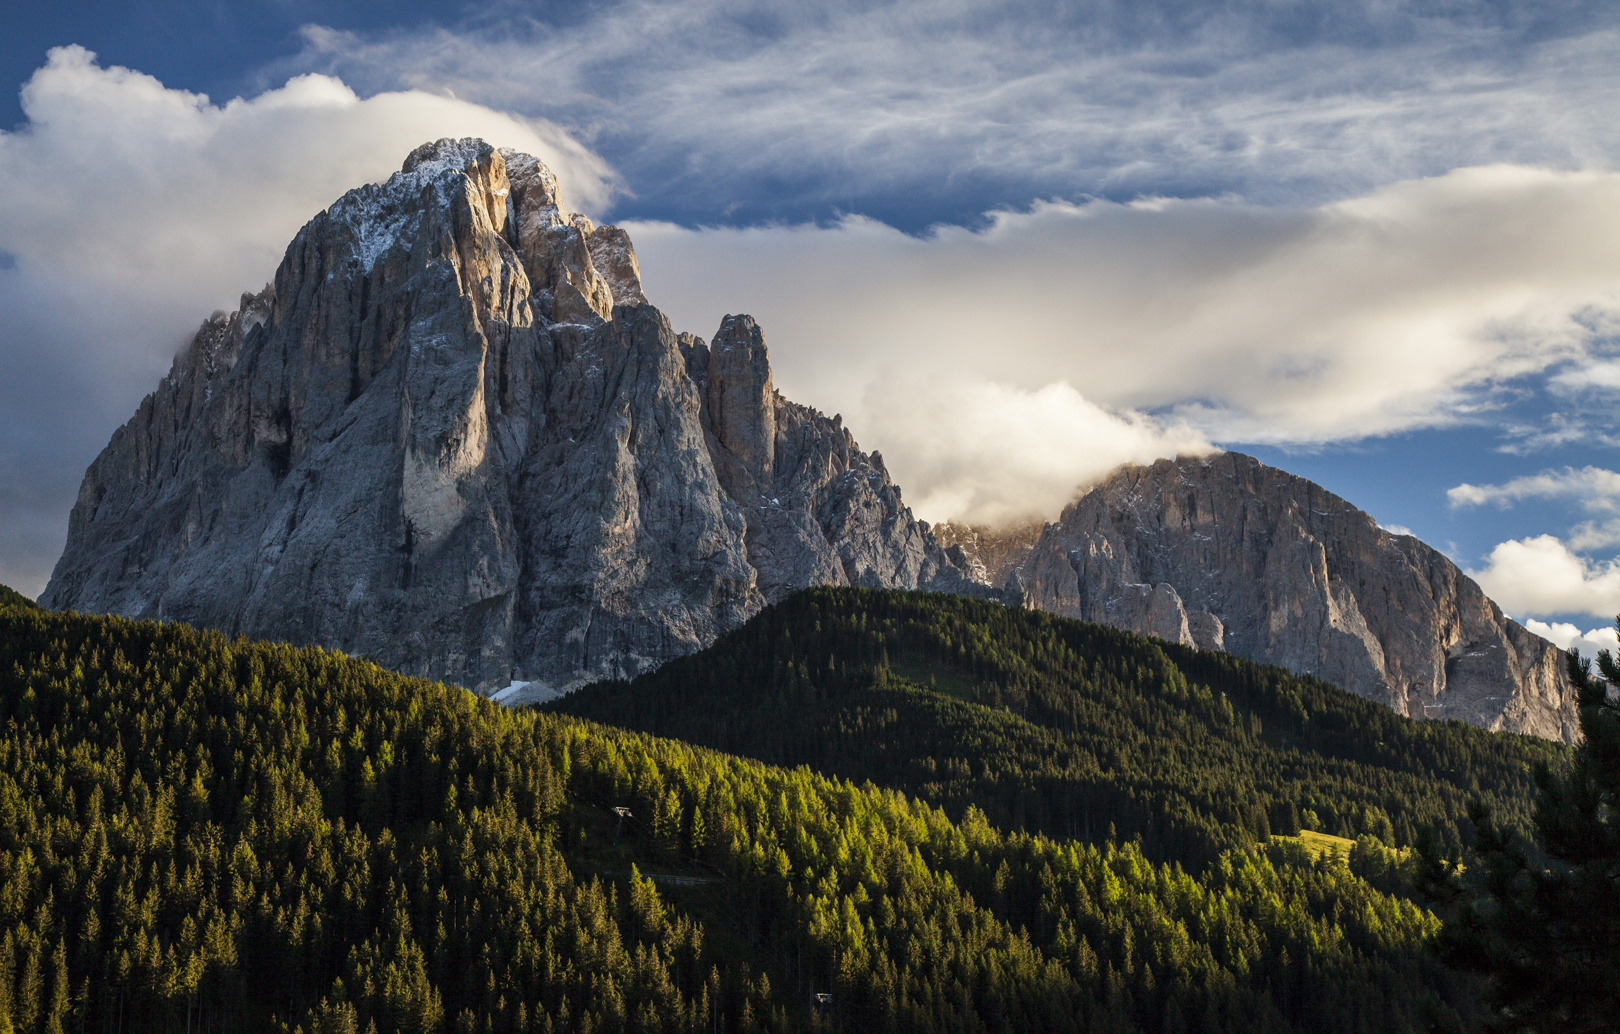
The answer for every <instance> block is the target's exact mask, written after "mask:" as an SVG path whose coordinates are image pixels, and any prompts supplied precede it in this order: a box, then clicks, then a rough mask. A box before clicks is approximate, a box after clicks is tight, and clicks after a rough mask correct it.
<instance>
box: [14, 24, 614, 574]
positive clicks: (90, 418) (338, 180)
mask: <svg viewBox="0 0 1620 1034" xmlns="http://www.w3.org/2000/svg"><path fill="white" fill-rule="evenodd" d="M22 101H23V108H24V111H25V112H26V114H27V116H28V121H27V122H26V123H25V124H24V125H23V126H21V127H20V128H18V129H17V130H15V131H13V132H0V197H4V198H6V199H7V201H6V202H5V203H4V204H0V366H3V367H4V368H5V370H6V371H7V376H6V377H5V378H4V379H0V412H3V413H4V414H5V417H6V419H5V420H4V421H3V422H0V533H3V535H4V540H5V542H6V548H5V549H4V550H3V551H0V582H3V583H5V584H9V585H13V586H16V587H17V588H19V589H21V590H23V591H26V592H30V593H33V592H38V591H39V590H40V589H41V588H43V585H44V578H45V575H46V574H47V573H48V572H49V570H50V566H51V564H52V563H53V562H54V560H55V558H56V554H57V553H58V551H59V550H60V548H61V542H62V537H63V534H64V531H65V528H66V515H67V511H68V509H69V507H70V506H71V505H72V501H73V498H74V494H75V493H76V491H77V489H78V482H79V478H80V476H81V474H82V472H83V470H84V468H85V466H86V464H88V463H89V462H90V460H91V458H93V457H94V455H95V453H96V451H97V450H98V449H100V447H101V446H102V445H103V444H105V443H106V441H107V439H108V437H110V436H111V434H112V431H113V430H114V428H116V427H117V426H118V425H119V424H121V423H122V422H123V421H125V420H127V419H128V418H129V417H130V415H131V414H132V413H133V412H134V411H135V407H136V405H137V404H138V403H139V401H140V399H141V396H142V395H143V394H145V393H146V392H147V391H150V390H151V389H152V388H153V387H154V386H155V385H156V384H157V381H158V378H159V377H160V376H162V374H163V373H164V372H165V371H166V370H167V368H168V366H169V363H170V361H171V359H172V358H173V356H174V353H175V351H176V349H177V348H178V347H179V346H181V345H182V344H183V343H185V342H186V341H187V340H189V338H190V336H191V334H192V333H193V332H194V331H195V329H196V328H197V326H198V324H199V323H201V321H202V320H203V319H204V318H205V317H206V316H207V315H208V314H209V313H210V312H211V311H214V310H216V309H221V308H223V309H231V308H234V307H235V306H236V301H237V298H238V297H239V296H240V294H241V293H242V292H243V291H253V290H257V289H258V288H259V287H260V286H262V285H263V284H264V283H265V282H266V281H267V280H268V279H269V278H270V276H271V275H272V274H273V273H274V272H275V268H276V264H277V263H278V262H279V261H280V258H281V255H282V252H283V250H284V249H285V248H286V246H287V242H288V241H289V240H291V239H292V237H293V235H294V234H295V233H296V232H297V231H298V228H299V227H300V226H301V225H303V223H304V222H305V221H307V220H308V219H309V218H310V217H312V216H313V215H315V213H317V212H319V211H320V210H321V209H323V208H325V207H326V206H327V205H329V204H331V203H332V202H333V201H335V200H336V199H337V198H338V197H339V196H341V195H342V194H343V193H344V192H345V191H347V190H350V189H352V188H354V187H357V186H360V185H361V184H364V183H367V182H372V181H377V180H382V179H386V178H387V177H388V175H390V174H391V173H392V172H393V171H395V170H397V169H398V168H399V165H400V163H401V161H403V159H404V157H405V156H406V155H407V154H408V153H410V151H411V150H412V149H413V148H414V147H416V146H417V145H418V144H420V143H422V142H423V141H425V140H431V139H434V138H436V137H441V136H482V137H484V138H486V139H488V140H489V141H490V142H491V143H495V144H499V145H510V146H512V147H516V148H518V149H520V150H525V151H528V152H530V153H534V154H537V155H539V156H540V157H542V158H544V159H545V160H546V161H547V162H548V163H550V164H551V165H552V166H553V167H554V168H555V169H556V170H557V172H558V175H559V177H561V178H562V179H564V181H565V183H566V189H567V190H568V192H569V200H570V201H571V202H572V203H574V204H575V205H577V206H580V207H583V208H585V209H587V210H600V208H601V207H602V206H603V205H605V204H606V203H607V202H608V201H609V199H610V197H611V195H612V192H613V191H614V190H615V189H616V181H615V179H614V176H613V173H612V170H611V169H610V168H609V167H608V166H607V165H606V163H604V162H603V161H602V160H601V159H600V158H598V157H597V156H596V155H594V154H593V153H592V152H591V151H590V150H588V149H587V148H585V147H584V146H582V145H581V144H579V143H578V142H577V141H576V140H574V139H573V138H572V137H570V136H569V135H568V134H567V133H566V132H564V131H563V130H561V129H559V128H557V127H556V126H554V125H552V124H550V123H547V122H545V121H543V120H539V119H533V118H524V117H518V116H514V115H509V114H504V113H501V112H498V111H494V110H491V109H488V108H484V107H481V106H479V105H477V104H472V103H469V102H466V101H458V100H454V99H451V98H447V97H444V96H439V95H435V94H429V93H424V92H420V91H405V92H392V93H382V94H378V95H376V96H373V97H369V98H365V99H362V98H360V97H359V96H357V95H356V94H355V93H354V91H352V90H350V89H349V88H348V87H347V86H346V85H344V84H343V83H342V82H340V81H338V80H336V79H333V78H331V77H328V76H324V75H301V76H298V77H295V78H293V79H291V80H289V81H287V82H286V83H285V84H284V85H281V86H278V87H276V88H274V89H270V90H267V91H265V92H263V93H261V94H259V95H258V96H255V97H251V98H247V99H243V98H237V99H234V100H231V101H229V102H227V103H225V104H215V103H213V102H211V101H210V100H209V99H208V98H207V97H204V96H200V95H198V94H194V93H188V92H186V91H183V90H174V89H170V88H167V87H165V86H164V85H163V84H162V83H161V82H159V81H158V80H156V79H154V78H152V77H151V76H148V75H143V74H141V73H139V72H135V71H131V70H129V69H125V68H118V67H110V68H106V67H102V66H100V65H98V64H97V63H96V60H95V55H93V54H91V53H90V52H88V51H86V50H84V49H83V48H81V47H62V48H58V49H55V50H52V51H51V52H50V56H49V59H48V61H47V63H46V64H45V65H44V67H42V68H40V69H39V70H38V71H37V72H36V73H35V74H34V75H33V76H32V78H30V79H29V80H28V82H27V84H26V85H24V87H23V90H22Z"/></svg>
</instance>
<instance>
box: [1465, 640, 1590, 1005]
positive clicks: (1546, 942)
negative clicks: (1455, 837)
mask: <svg viewBox="0 0 1620 1034" xmlns="http://www.w3.org/2000/svg"><path fill="white" fill-rule="evenodd" d="M1597 662H1598V672H1599V674H1600V676H1601V678H1595V677H1593V675H1592V673H1591V666H1590V664H1589V663H1588V662H1587V661H1585V660H1583V659H1582V658H1580V657H1579V656H1578V655H1577V654H1575V653H1573V652H1572V653H1571V654H1570V657H1569V674H1570V680H1571V681H1572V682H1573V683H1574V685H1575V688H1576V691H1577V692H1578V693H1579V694H1580V716H1581V732H1582V733H1583V734H1584V736H1585V741H1584V742H1583V743H1582V744H1581V745H1580V747H1579V749H1577V750H1576V752H1575V757H1574V762H1573V764H1572V765H1571V767H1570V769H1569V771H1568V772H1567V773H1565V774H1563V775H1558V774H1555V773H1553V772H1551V771H1549V770H1548V769H1547V768H1546V767H1545V766H1542V767H1540V768H1539V769H1538V770H1537V773H1536V781H1537V784H1538V785H1539V787H1540V791H1541V792H1540V797H1539V799H1538V801H1537V809H1536V830H1535V836H1536V841H1537V844H1536V847H1535V848H1534V849H1530V848H1528V846H1527V845H1524V844H1522V843H1520V842H1518V841H1516V840H1515V839H1514V838H1512V837H1510V836H1509V835H1508V834H1506V833H1505V832H1504V831H1503V830H1502V828H1501V827H1500V826H1499V825H1498V824H1497V823H1496V822H1495V821H1494V820H1493V818H1492V816H1491V815H1490V814H1489V813H1488V812H1487V811H1486V810H1485V809H1484V808H1478V809H1476V812H1475V815H1474V819H1475V823H1476V825H1477V828H1478V832H1477V835H1476V840H1475V850H1476V852H1477V854H1478V857H1479V863H1480V866H1481V868H1482V869H1483V873H1484V883H1485V889H1486V892H1487V897H1486V899H1485V900H1484V901H1481V902H1473V903H1469V904H1467V905H1465V906H1463V907H1462V908H1460V909H1459V910H1458V914H1457V916H1456V918H1455V919H1453V920H1452V921H1451V922H1449V923H1448V924H1447V925H1446V929H1445V932H1444V935H1443V938H1442V946H1443V949H1444V952H1445V954H1446V955H1447V956H1448V957H1449V958H1450V960H1451V961H1453V962H1455V963H1458V964H1461V965H1463V966H1466V967H1468V968H1473V969H1478V970H1482V971H1484V972H1486V973H1488V974H1489V975H1490V977H1491V998H1492V1005H1493V1006H1494V1008H1495V1010H1496V1022H1495V1027H1496V1029H1498V1030H1501V1031H1511V1032H1516V1034H1551V1032H1553V1031H1558V1032H1560V1034H1588V1032H1590V1034H1600V1032H1609V1031H1613V1030H1614V1029H1615V1023H1616V1017H1620V701H1617V700H1616V699H1614V698H1612V697H1611V696H1610V687H1611V686H1620V662H1616V660H1615V659H1614V657H1613V656H1612V655H1611V654H1610V653H1609V651H1607V650H1604V651H1602V652H1601V653H1599V654H1598V658H1597Z"/></svg>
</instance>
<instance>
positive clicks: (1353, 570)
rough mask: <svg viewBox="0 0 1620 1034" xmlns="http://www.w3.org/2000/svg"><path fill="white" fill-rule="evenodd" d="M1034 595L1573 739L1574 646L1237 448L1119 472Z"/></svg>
mask: <svg viewBox="0 0 1620 1034" xmlns="http://www.w3.org/2000/svg"><path fill="white" fill-rule="evenodd" d="M1011 587H1012V589H1013V590H1014V591H1022V593H1023V595H1024V601H1025V603H1026V605H1028V606H1032V607H1038V608H1040V609H1042V610H1048V611H1052V612H1054V613H1058V614H1064V615H1068V616H1071V617H1077V618H1081V619H1084V620H1087V621H1097V622H1102V623H1104V624H1109V625H1113V626H1115V627H1119V628H1126V629H1130V630H1132V631H1137V632H1142V633H1145V634H1150V635H1156V636H1161V637H1163V638H1165V639H1170V640H1173V641H1176V642H1181V643H1185V644H1189V645H1196V646H1199V647H1204V648H1211V647H1213V648H1220V649H1226V650H1229V651H1231V652H1232V653H1235V654H1238V655H1240V656H1243V657H1248V658H1251V659H1254V660H1258V661H1264V662H1267V663H1271V664H1278V665H1281V666H1283V667H1286V668H1290V669H1292V670H1294V671H1297V672H1303V673H1308V674H1313V675H1317V676H1319V677H1321V678H1323V679H1326V680H1327V681H1329V682H1333V683H1335V684H1337V685H1339V686H1343V687H1344V688H1346V689H1349V690H1352V691H1353V692H1356V693H1359V694H1361V695H1363V696H1366V697H1370V698H1372V699H1374V700H1378V701H1381V702H1383V703H1386V704H1388V705H1389V706H1390V707H1392V708H1394V709H1395V710H1396V711H1399V712H1400V713H1402V714H1405V715H1408V716H1410V717H1413V718H1455V719H1460V720H1462V721H1466V722H1470V723H1473V724H1476V725H1481V726H1484V727H1486V728H1490V729H1499V730H1507V731H1512V732H1523V733H1530V734H1533V735H1537V736H1544V737H1547V738H1550V739H1555V740H1565V741H1573V740H1574V739H1575V738H1576V737H1577V736H1578V734H1579V733H1578V728H1579V720H1578V716H1577V712H1576V702H1575V698H1574V694H1573V692H1572V690H1571V688H1570V686H1569V684H1568V679H1567V676H1566V674H1565V672H1564V661H1563V653H1562V652H1561V651H1560V650H1558V648H1557V647H1555V646H1553V644H1551V643H1549V642H1547V641H1546V640H1544V639H1542V638H1540V637H1539V636H1536V635H1533V634H1532V633H1530V632H1528V631H1526V630H1525V629H1524V627H1523V626H1521V625H1519V624H1518V623H1517V622H1515V621H1512V620H1509V619H1508V618H1506V617H1505V616H1504V615H1503V614H1502V612H1501V610H1500V609H1499V608H1498V607H1497V606H1496V604H1495V603H1493V602H1491V600H1490V599H1488V598H1487V597H1486V596H1485V594H1484V593H1483V592H1482V591H1481V590H1480V588H1479V586H1478V585H1477V584H1475V583H1474V581H1473V580H1472V579H1471V578H1469V577H1468V576H1467V575H1465V574H1463V573H1462V571H1460V570H1458V568H1457V566H1456V565H1455V564H1453V563H1452V562H1451V561H1450V560H1448V559H1446V558H1445V557H1444V556H1442V555H1441V554H1440V553H1439V552H1437V551H1435V550H1433V549H1431V548H1430V547H1428V546H1426V545H1424V544H1423V543H1422V542H1419V541H1418V540H1417V539H1415V538H1413V537H1411V536H1409V535H1395V534H1392V533H1390V532H1388V531H1385V530H1384V529H1382V528H1380V527H1378V525H1377V523H1376V522H1375V521H1374V520H1373V519H1372V517H1370V516H1369V515H1368V514H1366V513H1364V512H1362V511H1361V510H1358V509H1356V508H1355V507H1353V506H1351V505H1350V504H1349V503H1347V502H1345V501H1344V500H1343V499H1340V498H1339V497H1338V496H1335V495H1333V494H1332V493H1330V492H1328V491H1326V490H1325V489H1323V488H1321V487H1320V486H1318V485H1315V484H1312V483H1311V482H1309V481H1306V480H1305V479H1303V478H1298V477H1294V476H1293V475H1291V474H1287V473H1284V472H1283V471H1280V470H1277V469H1275V468H1272V467H1268V466H1266V465H1264V464H1262V463H1260V462H1259V461H1258V460H1255V459H1253V458H1251V457H1248V456H1243V455H1240V454H1238V453H1224V454H1221V455H1217V456H1209V457H1200V458H1181V459H1178V460H1174V461H1171V460H1161V461H1160V462H1158V463H1155V464H1153V465H1152V466H1146V467H1143V466H1129V467H1124V468H1121V469H1120V470H1118V471H1116V472H1115V473H1114V474H1112V475H1110V476H1109V477H1108V478H1107V479H1106V480H1104V481H1103V482H1102V483H1101V484H1099V485H1096V486H1095V487H1093V488H1092V489H1091V490H1090V491H1088V492H1087V493H1086V494H1085V495H1083V496H1082V497H1081V498H1080V499H1079V500H1077V501H1076V502H1074V503H1072V504H1071V505H1070V506H1069V507H1068V508H1067V509H1065V510H1064V511H1063V514H1062V516H1061V517H1060V518H1059V519H1058V520H1057V522H1055V523H1053V524H1049V525H1047V526H1046V527H1045V529H1044V530H1043V531H1042V533H1041V536H1040V538H1039V540H1038V541H1037V542H1036V544H1035V546H1034V548H1033V550H1031V552H1030V554H1029V556H1028V557H1027V558H1026V559H1025V560H1024V561H1023V562H1022V563H1021V564H1020V565H1019V566H1018V568H1017V570H1016V571H1015V572H1014V573H1013V575H1012V576H1011Z"/></svg>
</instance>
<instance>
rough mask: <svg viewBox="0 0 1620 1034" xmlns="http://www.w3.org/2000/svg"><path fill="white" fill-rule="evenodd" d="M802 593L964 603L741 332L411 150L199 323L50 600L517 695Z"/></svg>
mask: <svg viewBox="0 0 1620 1034" xmlns="http://www.w3.org/2000/svg"><path fill="white" fill-rule="evenodd" d="M812 584H835V585H841V584H858V585H874V586H888V587H895V588H908V589H909V588H941V589H960V590H963V591H971V592H981V593H982V592H983V591H984V590H983V589H982V588H981V587H978V586H976V585H974V584H973V583H971V582H969V581H968V580H967V579H966V578H965V577H964V575H963V574H962V573H961V571H960V570H959V569H958V568H957V567H956V566H955V565H954V564H953V563H952V561H951V560H950V558H948V557H947V556H946V555H945V553H944V552H943V551H942V550H941V549H940V547H939V546H938V545H937V544H936V543H935V542H934V541H933V539H932V537H931V536H930V535H929V534H928V531H927V528H926V525H923V524H922V523H920V522H919V521H917V520H915V519H914V518H913V517H912V515H911V512H910V511H909V510H908V509H906V507H905V506H904V505H903V504H902V502H901V500H900V492H899V489H898V488H896V487H895V486H894V485H893V484H892V483H890V481H889V478H888V474H887V473H886V472H885V471H884V469H883V465H882V460H881V457H878V456H876V455H873V456H867V455H866V454H864V453H862V452H861V451H860V450H859V448H858V447H857V446H856V443H855V441H854V439H853V438H852V437H851V436H850V434H849V433H848V432H847V431H845V430H844V429H843V428H842V427H841V426H840V422H839V421H838V419H837V418H833V419H831V420H829V419H827V418H826V417H824V416H822V415H821V414H819V413H816V412H814V411H812V410H809V409H805V408H803V407H800V406H796V405H794V404H792V403H790V402H787V401H785V400H783V399H782V398H781V396H779V395H777V394H776V393H775V391H774V390H773V388H772V385H771V377H770V365H769V359H768V356H767V353H766V348H765V340H764V336H763V334H762V333H761V332H760V330H759V328H758V327H757V326H755V325H754V322H753V320H751V319H749V318H748V317H746V316H732V317H727V318H726V320H725V321H724V323H723V324H722V325H721V327H720V329H719V332H718V333H717V334H716V335H715V339H714V342H713V346H712V347H711V346H710V345H709V344H707V343H705V342H703V341H702V340H700V339H698V338H695V337H692V336H691V335H677V334H675V333H674V332H673V331H672V329H671V327H670V325H669V322H668V320H667V319H665V317H664V316H663V314H662V313H660V312H659V311H658V310H657V309H655V308H653V307H652V306H650V305H648V304H646V300H645V298H644V297H643V295H642V290H641V285H640V274H639V270H638V267H637V265H636V261H635V253H634V250H633V248H632V246H631V244H630V241H629V238H628V237H627V236H626V235H625V234H624V233H623V231H622V230H619V229H618V228H617V227H595V226H593V225H592V224H591V223H590V221H589V220H587V219H585V218H584V217H583V216H580V215H577V214H572V213H569V212H567V211H565V210H564V209H563V208H562V206H561V205H560V204H559V202H558V200H557V185H556V180H555V178H554V177H553V176H552V174H551V173H550V171H549V170H547V169H546V167H545V166H544V165H543V164H542V163H540V162H538V161H537V160H535V159H534V158H532V157H530V156H527V155H521V154H516V153H513V152H504V151H503V152H497V151H495V150H493V149H492V148H490V147H489V146H488V145H487V144H484V143H483V142H482V141H476V140H461V141H451V140H441V141H439V142H437V143H435V144H429V145H424V146H423V147H421V148H418V149H417V150H416V151H414V152H413V153H412V154H411V155H410V156H409V157H408V158H407V159H406V162H405V165H404V167H403V169H402V170H401V172H400V173H398V174H396V175H395V176H393V177H392V178H391V179H389V180H388V182H387V183H384V184H378V185H372V186H367V187H362V188H360V189H358V190H355V191H351V192H350V193H348V194H346V195H345V196H344V197H343V198H342V199H340V200H339V201H338V202H336V203H335V204H333V205H332V207H331V208H329V209H328V210H327V211H325V212H322V213H321V214H319V215H317V216H316V217H315V218H314V219H312V220H311V221H310V222H309V224H308V225H306V226H305V227H304V228H303V230H302V231H300V232H299V234H298V236H297V237H296V238H295V239H294V240H293V242H292V244H291V245H290V246H289V247H288V249H287V253H286V257H285V258H284V260H283V262H282V264H281V267H280V268H279V269H278V271H277V273H276V277H275V281H274V283H273V285H271V286H269V287H267V288H266V289H265V290H264V291H263V292H261V293H259V294H257V295H253V296H251V297H248V296H244V298H243V302H242V306H241V308H240V309H239V310H238V312H236V313H235V314H232V315H230V316H228V317H219V318H216V319H213V320H210V321H209V322H208V323H206V324H204V326H203V327H202V329H201V330H200V331H199V332H198V334H197V337H196V339H195V340H194V341H193V342H192V344H191V346H190V347H189V348H188V349H187V350H186V351H185V352H183V353H182V354H181V355H180V356H179V358H177V359H176V361H175V365H174V368H173V370H172V371H171V372H170V374H169V375H168V377H166V378H165V379H164V381H163V382H162V383H161V384H160V385H159V387H158V389H157V390H156V391H155V392H153V394H152V395H150V396H148V397H147V399H146V400H145V401H144V402H143V403H142V404H141V407H140V409H139V411H138V412H137V413H136V414H135V416H134V417H133V418H132V419H131V420H130V421H129V423H128V424H126V425H125V426H124V427H123V428H121V429H119V431H118V432H116V433H115V434H114V436H113V438H112V441H111V442H109V444H108V445H107V447H106V449H105V450H104V451H103V452H102V453H101V455H100V456H99V457H97V459H96V460H95V462H94V463H93V464H91V466H90V469H89V471H88V472H87V473H86V475H85V480H84V484H83V487H82V488H81V491H80V494H79V499H78V503H77V505H76V506H75V507H74V510H73V514H72V517H71V519H70V528H69V535H68V543H67V547H66V549H65V551H64V552H63V555H62V558H61V560H60V561H59V562H58V564H57V566H56V570H55V573H54V574H53V576H52V578H51V581H50V584H49V586H48V587H47V589H46V591H45V594H44V595H43V596H42V597H41V599H42V601H43V602H44V603H45V604H46V605H47V606H51V607H56V608H62V609H69V608H71V609H77V610H83V611H94V612H107V613H118V614H125V615H129V616H132V617H146V618H169V619H176V620H183V621H188V622H192V623H194V624H198V625H203V626H207V627H212V628H218V629H221V630H224V631H226V632H229V633H236V632H242V633H246V634H247V635H249V636H252V637H255V638H266V639H283V640H290V641H292V642H295V643H316V644H321V645H324V646H328V647H333V648H336V649H341V650H344V651H347V652H350V653H354V654H358V655H361V656H365V657H369V658H372V659H374V660H377V661H379V662H380V663H383V664H385V665H388V666H390V667H393V668H396V669H399V670H401V671H405V672H410V673H414V674H422V675H428V676H431V677H435V678H442V679H448V680H451V681H455V682H459V683H461V684H464V685H467V686H470V687H475V688H478V689H482V690H492V689H496V688H499V687H503V686H506V685H507V684H508V683H511V682H532V683H533V685H532V686H531V687H529V688H528V689H527V690H524V691H522V692H521V693H520V694H519V695H518V696H517V697H513V698H510V699H511V700H513V701H515V700H517V699H520V698H522V697H524V696H527V697H529V698H534V697H537V696H542V695H545V694H546V693H549V692H554V691H558V690H566V689H568V688H571V687H573V686H576V685H579V684H581V683H583V682H585V681H588V680H591V679H595V678H601V677H606V676H627V675H633V674H636V673H638V672H641V671H644V670H647V669H648V668H650V667H653V666H655V665H657V664H659V663H661V662H662V661H664V660H667V659H669V658H670V657H673V656H676V655H679V654H682V653H686V652H689V651H692V650H695V649H698V648H700V647H702V646H704V645H706V644H707V643H709V642H711V641H712V640H713V639H714V638H715V637H716V636H718V635H719V634H721V633H723V632H725V631H726V630H728V629H730V628H734V627H736V626H737V625H739V624H741V623H742V622H743V621H744V620H746V619H747V618H748V617H749V616H750V615H751V614H753V613H754V612H755V611H757V610H758V609H759V608H760V607H761V606H763V605H764V604H765V603H766V602H767V601H770V600H774V599H777V598H780V597H781V596H783V595H786V594H787V593H789V592H792V591H794V590H796V589H798V588H802V587H804V586H807V585H812Z"/></svg>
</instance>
